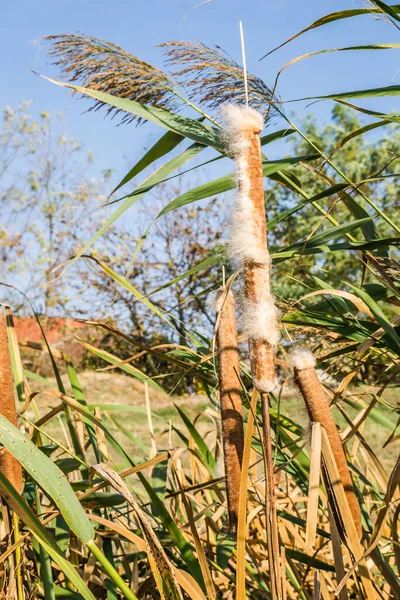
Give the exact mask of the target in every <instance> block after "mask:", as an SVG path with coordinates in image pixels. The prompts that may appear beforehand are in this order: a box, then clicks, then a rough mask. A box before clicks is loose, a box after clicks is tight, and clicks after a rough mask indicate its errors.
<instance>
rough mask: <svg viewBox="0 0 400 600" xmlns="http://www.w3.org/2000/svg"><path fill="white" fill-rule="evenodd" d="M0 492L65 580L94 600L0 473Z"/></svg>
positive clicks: (36, 519)
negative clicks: (63, 575)
mask: <svg viewBox="0 0 400 600" xmlns="http://www.w3.org/2000/svg"><path fill="white" fill-rule="evenodd" d="M50 462H51V461H50ZM0 491H1V495H2V496H3V498H4V499H5V501H6V502H7V504H8V505H9V506H10V507H11V508H12V510H13V511H14V512H16V513H17V515H18V516H19V518H20V519H21V521H22V522H23V523H25V525H26V526H27V527H28V528H29V530H30V531H31V532H32V534H33V535H34V536H35V538H36V539H37V541H38V542H39V544H40V546H41V547H43V549H44V550H45V552H47V554H49V555H50V556H51V558H52V559H53V560H54V562H55V563H56V564H57V565H58V566H59V568H60V569H61V571H62V572H63V573H64V574H65V576H66V577H67V579H69V581H71V583H72V584H73V585H74V586H75V587H76V589H77V590H78V591H79V593H80V594H81V595H82V597H83V598H85V600H95V597H94V596H93V594H92V592H91V591H90V590H89V589H88V587H87V586H86V584H85V583H84V582H83V580H82V579H81V577H80V576H79V574H78V573H77V571H76V570H75V568H74V567H73V566H72V564H71V563H70V562H69V561H68V560H67V559H66V558H65V557H64V555H63V553H62V552H61V551H60V549H59V548H58V546H57V544H56V543H55V542H54V541H53V540H52V538H51V537H50V536H49V534H48V533H47V531H46V529H45V528H44V526H43V525H42V523H41V522H40V521H39V519H38V518H37V517H36V515H35V514H34V513H33V512H32V510H31V508H30V507H29V506H28V505H27V504H26V503H25V501H24V500H23V498H22V496H20V494H18V493H17V492H16V490H15V489H14V488H13V486H12V485H11V484H10V482H9V481H8V479H7V478H6V477H5V476H4V475H3V474H2V473H1V472H0ZM79 506H80V505H79ZM89 525H90V527H91V529H92V530H93V527H92V525H91V524H90V523H89Z"/></svg>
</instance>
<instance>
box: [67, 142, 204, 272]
mask: <svg viewBox="0 0 400 600" xmlns="http://www.w3.org/2000/svg"><path fill="white" fill-rule="evenodd" d="M205 147H206V146H204V145H202V144H197V143H196V144H192V145H191V146H189V148H187V149H186V150H185V151H184V152H182V154H180V155H179V156H176V157H175V158H173V159H172V160H170V161H169V162H168V163H166V164H165V165H163V166H162V167H160V168H159V169H157V171H156V172H155V173H153V174H152V175H150V176H149V177H148V178H147V179H145V181H144V182H143V183H141V184H140V185H139V186H138V187H137V188H136V189H135V190H134V191H133V192H132V193H131V194H129V195H128V196H124V198H123V200H124V201H123V202H122V204H121V205H120V206H119V207H118V208H117V210H115V211H114V212H113V214H112V215H111V217H109V218H108V219H107V221H106V222H105V223H104V224H103V225H102V226H101V227H100V229H99V230H98V231H97V232H96V233H95V234H94V236H93V237H92V238H91V239H90V240H89V241H88V242H87V243H86V244H85V245H84V246H83V247H82V248H81V249H80V250H79V251H78V252H77V254H76V255H75V256H74V257H73V258H71V259H70V260H69V261H68V264H67V265H66V266H65V267H64V269H63V271H62V272H61V273H60V274H59V275H58V276H59V277H60V276H61V275H62V274H63V273H65V272H66V271H67V270H68V269H69V268H70V267H71V266H72V265H73V264H74V263H75V262H76V261H77V260H78V259H79V258H80V257H81V256H82V255H83V254H85V253H86V252H87V250H88V249H89V248H90V247H91V246H93V244H94V243H95V242H96V241H97V240H98V239H99V238H100V237H101V236H102V235H103V234H104V233H105V232H106V231H107V229H108V228H109V227H111V225H112V224H113V223H115V221H117V219H119V217H120V216H121V215H123V214H124V212H126V211H127V210H128V209H129V208H130V207H131V206H133V205H134V204H135V202H137V201H138V200H139V199H140V198H141V197H142V196H144V194H145V193H146V192H148V191H150V190H151V189H153V188H154V186H156V185H157V184H159V183H161V182H162V181H163V180H164V179H165V178H166V177H167V175H169V174H170V173H172V172H173V171H175V170H176V169H178V168H179V167H180V166H182V165H183V164H185V163H186V162H188V161H190V160H192V158H194V157H195V156H197V155H198V154H199V152H201V151H202V150H204V149H205ZM118 201H119V200H118Z"/></svg>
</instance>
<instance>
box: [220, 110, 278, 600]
mask: <svg viewBox="0 0 400 600" xmlns="http://www.w3.org/2000/svg"><path fill="white" fill-rule="evenodd" d="M224 113H225V119H226V121H227V124H228V130H227V135H228V144H229V146H228V148H229V149H230V151H231V153H232V154H233V156H234V157H235V159H236V163H237V193H236V200H235V206H234V210H233V214H232V216H231V224H230V234H229V244H228V251H229V256H230V258H231V259H232V260H233V261H235V262H236V263H238V264H239V266H240V267H241V268H242V270H243V276H244V292H245V306H244V313H243V317H244V330H245V333H246V334H247V336H248V339H249V350H250V370H251V376H252V379H253V384H254V387H255V388H256V389H257V390H258V391H259V392H260V394H261V399H262V413H263V446H264V459H265V460H264V466H265V512H266V525H267V544H268V554H269V561H270V578H271V592H272V598H273V600H276V599H277V598H279V597H280V590H281V573H280V564H279V538H278V527H277V517H276V501H275V481H274V461H273V455H272V439H271V427H270V417H269V405H268V393H269V392H271V391H272V389H273V387H274V385H275V352H276V346H277V345H278V343H279V338H280V333H279V321H278V311H277V309H276V307H275V302H274V297H273V296H272V294H271V286H270V264H271V261H270V256H269V252H268V247H267V222H266V216H265V205H264V179H263V169H262V157H261V143H260V133H261V131H262V129H263V128H264V122H263V118H262V116H261V115H260V113H258V112H257V111H255V110H254V109H251V108H248V107H242V106H229V105H228V106H226V107H225V108H224Z"/></svg>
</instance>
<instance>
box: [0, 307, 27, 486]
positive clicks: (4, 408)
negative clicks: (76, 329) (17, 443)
mask: <svg viewBox="0 0 400 600" xmlns="http://www.w3.org/2000/svg"><path fill="white" fill-rule="evenodd" d="M0 414H2V415H3V417H5V418H6V419H8V420H9V421H10V423H12V424H13V425H15V426H16V425H17V411H16V406H15V394H14V381H13V376H12V371H11V359H10V348H9V346H8V337H7V327H6V320H5V318H4V314H3V313H2V312H0ZM0 471H1V472H2V473H3V474H4V475H5V476H6V477H7V479H8V480H9V481H10V483H12V485H13V486H14V488H15V489H16V490H17V492H19V493H20V494H21V493H22V489H23V484H22V468H21V465H20V464H19V462H18V461H17V459H16V458H14V456H13V455H12V454H11V453H10V452H9V451H8V450H7V449H6V448H1V449H0Z"/></svg>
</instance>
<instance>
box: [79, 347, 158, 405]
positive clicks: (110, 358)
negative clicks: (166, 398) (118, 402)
mask: <svg viewBox="0 0 400 600" xmlns="http://www.w3.org/2000/svg"><path fill="white" fill-rule="evenodd" d="M75 337H76V339H77V340H78V342H80V343H81V344H82V346H84V347H85V348H86V349H87V350H89V351H90V352H92V353H93V354H95V355H96V356H98V357H99V358H102V359H103V360H105V361H106V362H108V363H110V364H111V365H118V363H121V365H119V366H118V368H119V369H121V370H122V371H125V373H128V374H129V375H132V376H133V377H136V379H139V380H140V381H146V382H147V383H148V384H149V386H150V387H151V388H153V389H155V390H157V391H158V392H161V393H163V394H165V391H164V390H163V389H162V387H160V386H159V385H158V383H156V382H155V381H153V379H151V378H150V377H148V376H147V375H145V374H144V373H142V371H140V370H139V369H136V367H134V366H133V365H130V364H128V363H124V362H122V361H121V359H120V358H117V357H116V356H114V355H113V354H111V353H110V352H106V350H102V349H101V348H96V346H92V344H89V343H88V342H85V340H83V339H82V338H80V337H78V336H75Z"/></svg>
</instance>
